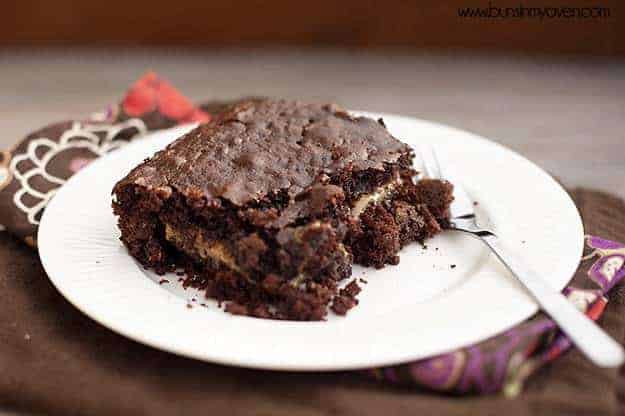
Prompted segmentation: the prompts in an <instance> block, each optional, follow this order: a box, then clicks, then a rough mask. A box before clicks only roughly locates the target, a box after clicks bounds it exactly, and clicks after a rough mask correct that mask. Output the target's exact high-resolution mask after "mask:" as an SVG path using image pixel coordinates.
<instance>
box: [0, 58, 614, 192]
mask: <svg viewBox="0 0 625 416" xmlns="http://www.w3.org/2000/svg"><path fill="white" fill-rule="evenodd" d="M147 69H154V70H156V71H157V72H159V73H160V74H162V75H163V76H164V77H166V78H168V79H170V80H171V81H172V82H173V83H174V84H175V85H176V86H178V87H179V88H180V89H181V90H182V91H183V92H184V93H186V94H187V95H188V96H190V97H192V98H193V99H195V100H200V99H210V98H215V99H223V98H231V97H237V96H242V95H250V94H255V95H271V96H283V97H292V98H303V99H309V100H328V101H336V102H339V103H341V104H343V105H344V106H346V107H349V108H354V109H363V110H371V111H380V112H392V113H400V114H406V115H411V116H416V117H420V118H424V119H428V120H434V121H437V122H441V123H446V124H449V125H452V126H456V127H459V128H462V129H466V130H469V131H472V132H475V133H478V134H480V135H483V136H486V137H488V138H491V139H493V140H495V141H497V142H500V143H502V144H504V145H506V146H508V147H510V148H512V149H514V150H516V151H518V152H520V153H521V154H523V155H525V156H526V157H528V158H529V159H531V160H533V161H535V162H536V163H538V164H539V165H540V166H542V167H543V168H545V169H547V170H548V171H550V172H551V173H552V174H554V175H555V176H557V177H558V178H560V179H561V180H562V182H563V183H564V184H565V185H567V186H587V187H593V188H599V189H603V190H606V191H609V192H612V193H615V194H617V195H620V196H621V197H625V151H624V149H625V61H623V60H599V59H591V58H584V59H581V58H577V60H573V59H565V58H558V59H546V58H522V57H512V56H487V55H475V54H473V55H468V54H465V55H427V54H420V55H414V54H413V55H410V54H388V53H387V54H383V53H375V54H374V53H371V52H369V53H364V52H347V51H340V50H332V51H321V50H299V51H293V50H292V51H288V50H282V51H274V52H260V51H245V50H239V51H230V52H226V51H222V52H212V53H211V52H197V51H196V52H185V51H180V50H151V51H150V50H144V51H142V52H137V51H124V52H117V53H109V52H103V51H99V52H94V51H91V52H88V51H61V50H55V51H31V52H18V51H13V52H11V51H4V52H0V120H1V121H0V122H1V123H2V134H1V135H0V146H4V147H7V146H10V145H11V144H12V143H13V142H15V141H16V140H18V139H19V138H20V137H22V136H23V135H24V134H26V133H27V132H28V131H29V130H31V129H32V128H34V127H39V126H41V125H43V124H45V123H48V122H52V121H56V120H59V119H64V118H68V117H71V116H79V115H81V114H86V113H89V112H91V111H93V110H95V109H98V108H100V107H103V106H104V105H105V104H107V103H109V102H114V101H116V100H117V99H118V98H119V97H120V94H122V93H123V91H124V89H125V88H126V86H127V85H128V84H130V83H131V82H132V81H133V80H134V79H136V78H137V77H138V76H140V75H141V73H142V72H143V71H145V70H147ZM519 186H523V185H522V184H520V185H519Z"/></svg>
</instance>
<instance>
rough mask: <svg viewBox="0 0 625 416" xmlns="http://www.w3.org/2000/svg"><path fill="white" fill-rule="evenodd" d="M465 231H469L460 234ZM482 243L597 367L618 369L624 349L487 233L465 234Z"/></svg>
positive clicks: (624, 356) (623, 355) (492, 235)
mask: <svg viewBox="0 0 625 416" xmlns="http://www.w3.org/2000/svg"><path fill="white" fill-rule="evenodd" d="M463 231H468V230H463ZM468 232H470V233H471V234H472V235H473V236H475V237H477V238H479V239H480V240H482V241H483V242H484V243H486V245H487V246H488V247H489V248H490V249H491V250H492V251H493V253H495V255H496V256H497V257H498V258H499V260H501V262H502V263H503V264H504V265H505V266H506V268H507V269H508V270H510V272H512V274H513V275H514V277H515V278H516V279H518V280H519V281H520V282H521V283H522V284H523V286H525V288H526V289H527V291H528V292H529V293H530V294H531V295H532V297H533V298H534V300H536V302H537V303H538V304H539V305H540V307H541V308H542V309H543V311H545V312H546V313H547V314H548V315H549V316H551V318H552V319H553V320H554V321H555V322H556V323H557V324H558V326H559V327H560V329H561V330H562V331H564V332H565V333H566V334H567V335H568V336H569V338H570V339H571V340H572V341H573V343H574V344H575V345H576V346H577V348H579V350H581V351H582V352H583V353H584V354H585V355H586V356H587V357H588V358H589V359H590V360H591V361H592V362H594V363H595V364H597V365H598V366H600V367H618V366H620V365H621V364H623V362H624V361H625V353H624V352H623V347H622V346H621V345H620V344H619V343H618V342H616V341H615V340H614V339H613V338H611V337H610V336H609V335H608V334H607V333H606V332H605V331H603V329H601V328H600V327H599V326H598V325H597V324H596V323H595V322H593V321H592V320H591V319H589V318H588V317H587V316H586V315H584V314H583V313H582V312H581V311H580V310H579V309H577V308H576V307H575V306H574V305H573V303H572V302H570V301H569V300H568V299H567V298H566V297H565V296H564V295H563V294H562V293H560V292H558V291H557V290H555V289H554V288H553V287H551V286H549V285H548V284H547V283H545V281H544V280H543V279H542V278H541V277H540V276H539V275H538V274H537V273H535V272H534V271H533V270H531V269H530V268H528V267H527V266H526V265H525V264H524V263H523V262H522V261H520V260H519V259H517V258H516V256H514V255H512V254H511V253H510V251H508V250H506V249H505V248H504V247H503V246H502V244H501V242H500V241H499V239H498V238H497V236H495V235H494V234H492V233H490V232H486V231H480V232H477V233H476V232H474V231H468Z"/></svg>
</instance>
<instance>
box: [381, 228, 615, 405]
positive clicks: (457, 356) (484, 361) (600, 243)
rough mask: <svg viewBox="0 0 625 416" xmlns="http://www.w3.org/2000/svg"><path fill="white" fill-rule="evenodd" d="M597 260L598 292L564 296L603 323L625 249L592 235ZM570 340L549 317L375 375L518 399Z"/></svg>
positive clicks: (572, 291)
mask: <svg viewBox="0 0 625 416" xmlns="http://www.w3.org/2000/svg"><path fill="white" fill-rule="evenodd" d="M586 245H587V246H588V248H590V249H591V250H593V251H592V252H591V254H589V255H588V256H585V257H584V258H583V259H582V260H583V261H589V260H591V259H594V263H592V265H591V266H590V268H589V269H588V272H587V276H588V279H589V280H590V281H591V282H593V283H594V284H595V286H597V288H596V289H579V288H575V287H572V286H569V287H567V288H565V289H564V291H563V293H564V294H565V295H566V296H567V298H569V300H570V301H571V302H573V303H574V304H575V306H577V308H579V309H580V310H582V311H583V312H584V313H586V315H587V316H588V317H589V318H591V319H593V320H596V319H598V318H599V317H600V316H601V314H602V313H603V310H604V308H605V306H606V304H607V302H608V299H607V298H606V297H605V296H604V295H605V294H606V293H607V292H608V291H609V290H610V289H611V288H612V287H614V285H616V284H617V283H618V282H620V281H621V280H622V279H623V278H624V277H625V267H624V265H625V245H623V244H621V243H618V242H615V241H610V240H605V239H602V238H600V237H595V236H587V237H586ZM571 346H572V343H571V341H570V339H569V338H568V337H567V336H566V335H564V334H563V333H562V332H561V331H559V330H558V328H557V326H556V325H555V323H554V322H553V321H552V320H551V319H550V318H548V317H546V316H544V315H538V316H537V317H535V318H533V319H530V320H528V321H526V322H524V323H522V324H520V325H517V326H516V327H514V328H512V329H510V330H508V331H506V332H504V333H502V334H499V335H497V336H495V337H492V338H490V339H488V340H486V341H483V342H480V343H478V344H475V345H471V346H468V347H465V348H462V349H459V350H457V351H454V352H450V353H447V354H442V355H439V356H436V357H432V358H427V359H423V360H419V361H415V362H412V363H407V364H401V365H397V366H392V367H386V368H381V369H374V370H371V371H370V372H371V374H373V375H374V376H375V377H377V378H378V379H383V380H387V381H390V382H393V383H398V384H399V383H401V384H412V385H415V386H418V387H424V388H428V389H431V390H435V391H440V392H446V393H455V394H467V393H473V394H487V393H495V392H503V393H504V394H506V395H507V396H515V395H517V394H518V393H519V392H520V391H521V390H522V388H523V384H524V382H525V380H527V378H528V377H529V376H531V375H532V374H534V373H535V372H536V371H537V370H538V369H539V368H541V367H542V366H544V365H545V364H547V363H549V362H550V361H553V360H555V359H556V358H557V357H559V356H560V355H562V354H563V353H564V352H566V351H567V350H568V349H569V348H571Z"/></svg>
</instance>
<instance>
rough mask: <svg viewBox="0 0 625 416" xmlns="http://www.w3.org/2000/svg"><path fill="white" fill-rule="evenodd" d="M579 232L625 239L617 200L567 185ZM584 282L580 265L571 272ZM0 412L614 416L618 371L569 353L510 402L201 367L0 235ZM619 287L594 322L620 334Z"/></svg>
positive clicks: (621, 390)
mask: <svg viewBox="0 0 625 416" xmlns="http://www.w3.org/2000/svg"><path fill="white" fill-rule="evenodd" d="M572 196H573V198H574V200H575V202H576V203H577V206H578V207H579V209H580V211H581V213H582V216H583V219H584V223H585V228H586V231H587V232H589V233H592V234H596V235H601V236H604V237H605V238H610V239H614V240H617V241H618V240H620V241H623V240H625V203H624V202H623V201H621V200H619V199H617V198H615V197H612V196H610V195H607V194H603V193H599V192H596V191H591V190H575V191H573V192H572ZM575 279H576V280H577V281H578V282H582V281H586V280H587V279H585V278H584V273H583V272H581V271H580V272H578V275H577V276H576V278H575ZM0 293H2V300H3V301H2V303H0V340H1V342H0V409H6V410H15V411H24V412H28V413H35V414H39V413H41V414H54V415H59V414H81V415H82V414H88V415H112V414H113V415H142V414H149V415H171V414H194V413H196V414H200V413H202V414H203V413H210V414H224V415H276V416H279V415H288V416H300V415H301V416H309V415H310V416H312V415H358V416H364V415H378V414H388V415H402V414H406V415H416V414H431V415H499V414H502V413H504V412H505V414H506V416H514V415H530V414H531V415H618V414H622V413H623V405H622V400H623V398H624V396H623V395H624V394H625V383H624V382H625V378H623V374H622V372H621V373H619V372H618V371H617V370H602V369H599V368H596V367H594V366H593V365H592V364H590V363H589V362H588V361H587V360H586V359H585V358H584V357H582V356H581V355H580V354H579V353H578V352H577V351H575V350H573V351H571V352H569V353H568V354H566V355H564V356H563V357H561V358H560V359H559V360H557V361H555V362H554V363H553V364H551V365H550V366H548V367H546V368H544V369H542V370H541V371H540V372H539V373H538V374H537V375H535V376H533V378H532V380H531V382H530V383H528V387H527V389H526V391H525V392H524V393H523V394H521V395H520V396H518V397H517V398H515V399H505V398H503V397H502V396H469V397H451V396H441V395H439V394H432V393H428V392H425V391H415V389H414V388H401V387H398V386H393V385H388V384H385V383H379V382H376V381H375V380H372V379H369V378H367V377H366V376H364V375H363V374H360V373H354V372H350V373H317V374H313V373H280V372H269V371H257V370H246V369H239V368H229V367H224V366H219V365H212V364H207V363H203V362H199V361H195V360H191V359H186V358H182V357H178V356H175V355H172V354H168V353H165V352H161V351H158V350H155V349H152V348H149V347H145V346H143V345H140V344H137V343H135V342H133V341H130V340H128V339H126V338H123V337H122V336H119V335H117V334H115V333H113V332H111V331H109V330H107V329H105V328H103V327H101V326H100V325H98V324H97V323H95V322H93V321H92V320H90V319H89V318H87V317H86V316H84V315H82V314H81V313H80V312H79V311H77V310H76V309H75V308H74V307H73V306H71V305H70V304H69V303H68V302H67V301H65V300H64V298H63V297H62V296H61V295H60V294H58V293H57V292H56V290H55V289H54V288H53V286H52V285H51V283H50V282H49V280H48V279H47V277H46V275H45V273H44V271H43V269H42V268H41V265H40V263H39V259H38V256H37V254H36V252H35V251H33V250H32V249H31V248H29V247H27V246H25V245H24V244H23V243H21V242H20V241H18V240H17V239H15V238H13V237H11V236H10V235H9V234H7V233H2V234H0ZM624 312H625V289H624V288H623V286H619V287H616V288H615V289H614V290H613V291H612V292H611V293H610V302H609V303H608V306H607V308H606V311H605V313H604V315H603V316H602V318H601V319H600V323H601V325H602V326H603V327H604V328H606V329H607V330H608V332H609V333H610V334H611V335H612V336H614V337H616V338H617V339H618V340H619V341H621V342H622V341H625V336H624V329H625V313H624Z"/></svg>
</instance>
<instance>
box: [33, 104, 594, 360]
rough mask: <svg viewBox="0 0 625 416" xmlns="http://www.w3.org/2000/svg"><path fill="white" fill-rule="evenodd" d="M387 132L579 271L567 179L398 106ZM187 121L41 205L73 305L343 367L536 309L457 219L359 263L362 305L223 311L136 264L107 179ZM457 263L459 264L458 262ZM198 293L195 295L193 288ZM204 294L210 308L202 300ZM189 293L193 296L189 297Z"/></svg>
mask: <svg viewBox="0 0 625 416" xmlns="http://www.w3.org/2000/svg"><path fill="white" fill-rule="evenodd" d="M372 116H374V117H380V116H382V117H384V120H385V122H386V124H387V126H388V128H389V129H390V131H391V133H392V134H393V135H395V136H396V137H398V138H401V139H402V140H404V141H405V142H407V143H409V144H411V145H413V146H415V148H417V150H418V146H419V145H420V144H431V145H433V146H434V148H435V149H436V152H437V153H438V156H439V159H441V162H442V163H444V164H450V165H453V166H454V168H455V171H457V172H461V173H462V175H463V177H464V179H465V182H466V183H465V186H466V188H467V190H468V192H469V193H470V195H471V197H472V198H474V199H475V201H477V202H478V206H477V207H476V208H477V211H478V214H479V216H480V218H482V219H483V220H484V221H488V222H489V223H490V225H491V226H492V227H493V228H494V229H495V231H496V232H497V233H498V234H499V236H500V237H501V238H502V239H503V240H504V241H505V242H506V243H507V244H508V245H509V246H510V247H511V248H512V249H513V250H515V251H516V252H517V253H518V254H519V255H520V256H521V257H522V258H523V259H525V260H526V261H527V262H528V264H529V265H531V266H532V267H533V268H534V269H536V270H538V271H540V272H541V274H542V275H543V277H544V278H545V280H546V281H547V282H548V283H549V284H550V285H551V286H553V287H554V288H555V289H561V288H563V287H564V286H565V284H566V283H567V282H568V281H569V279H570V278H571V276H572V274H573V273H574V272H575V269H576V267H577V264H578V261H579V258H580V255H581V253H582V246H583V228H582V223H581V220H580V217H579V214H578V212H577V209H576V208H575V205H574V204H573V202H572V201H571V199H570V198H569V196H568V195H567V194H566V192H565V191H564V190H563V189H562V188H561V187H560V186H559V185H558V184H557V183H556V182H555V181H554V180H553V179H552V178H551V177H550V176H549V175H548V174H546V173H545V172H544V171H543V170H541V169H540V168H538V167H537V166H536V165H534V164H533V163H531V162H529V161H528V160H527V159H525V158H523V157H521V156H519V155H518V154H516V153H514V152H512V151H510V150H507V149H505V148H504V147H502V146H500V145H497V144H495V143H493V142H490V141H488V140H486V139H483V138H480V137H478V136H475V135H473V134H470V133H467V132H464V131H460V130H457V129H453V128H450V127H446V126H442V125H439V124H434V123H430V122H425V121H421V120H416V119H413V118H407V117H399V116H394V115H379V114H374V115H372ZM188 128H189V127H183V128H176V129H173V130H167V131H160V132H157V133H154V134H151V135H149V136H148V137H146V138H145V139H144V140H139V141H137V142H135V143H132V144H130V145H128V146H126V147H125V148H123V149H121V150H118V151H116V152H114V153H112V154H110V155H108V156H105V157H103V158H101V159H99V160H97V161H95V162H94V163H92V164H91V165H90V166H88V167H87V168H85V169H84V170H82V171H81V172H79V173H78V174H77V175H75V176H74V177H73V178H71V179H70V180H69V181H68V182H67V184H66V185H65V186H63V188H62V189H60V191H59V192H58V194H57V195H56V196H55V197H54V199H53V200H52V201H51V203H50V205H49V206H48V207H47V209H46V211H45V213H44V215H43V218H42V221H41V226H40V228H39V235H38V242H39V253H40V255H41V259H42V262H43V265H44V267H45V269H46V271H47V273H48V275H49V276H50V279H51V280H52V282H53V283H54V285H55V286H56V287H57V288H58V290H59V291H60V292H61V293H62V294H63V295H64V296H65V297H66V298H67V299H68V300H69V301H70V302H72V303H73V304H74V305H75V306H76V307H77V308H78V309H80V310H81V311H83V312H84V313H85V314H87V315H89V316H90V317H91V318H93V319H95V320H96V321H98V322H100V323H101V324H102V325H104V326H106V327H108V328H110V329H112V330H114V331H116V332H119V333H120V334H123V335H125V336H127V337H129V338H132V339H134V340H136V341H139V342H142V343H145V344H148V345H151V346H153V347H156V348H160V349H163V350H166V351H171V352H174V353H177V354H181V355H185V356H188V357H194V358H197V359H201V360H206V361H212V362H218V363H222V364H229V365H236V366H244V367H254V368H265V369H274V370H339V369H356V368H363V367H371V366H379V365H386V364H394V363H399V362H403V361H408V360H413V359H418V358H424V357H428V356H432V355H435V354H438V353H443V352H446V351H450V350H452V349H455V348H457V347H461V346H465V345H467V344H470V343H473V342H476V341H480V340H483V339H485V338H488V337H490V336H492V335H495V334H497V333H498V332H501V331H503V330H505V329H507V328H509V327H511V326H513V325H515V324H517V323H519V322H521V321H522V320H524V319H526V318H528V317H529V316H531V315H532V314H533V313H534V312H536V310H537V308H536V306H535V304H534V302H533V301H532V300H531V298H530V297H529V296H528V295H526V294H525V292H524V291H523V290H522V289H521V287H520V286H519V285H518V284H516V282H515V281H514V280H513V278H512V277H511V276H510V275H509V274H508V273H507V271H506V270H505V269H504V268H503V267H502V266H501V265H500V264H499V263H498V262H497V261H496V260H495V259H494V258H493V256H492V255H490V254H489V253H488V252H487V251H486V250H485V249H484V248H483V247H482V246H481V245H480V243H479V242H478V241H476V240H473V239H471V238H470V237H467V236H465V235H461V234H457V233H454V232H444V233H443V234H442V235H439V236H438V237H436V238H434V239H432V240H430V241H428V242H427V248H422V247H420V246H419V245H416V244H415V245H411V246H409V247H406V248H404V250H403V251H402V252H401V263H400V265H398V266H389V267H386V268H385V269H383V270H374V269H363V268H360V267H355V268H354V276H356V277H364V278H365V279H366V280H367V281H368V284H366V285H362V286H363V291H362V293H361V294H360V296H359V299H360V304H359V305H358V307H356V308H354V309H353V310H351V311H350V312H349V314H348V316H346V317H338V316H333V315H332V316H330V317H329V319H328V320H327V321H326V322H282V321H271V320H263V319H256V318H249V317H238V316H232V315H229V314H226V313H224V312H223V311H222V310H220V309H219V308H218V307H217V305H216V303H215V302H213V301H210V300H206V299H204V298H203V297H202V295H201V294H200V293H198V292H195V291H193V290H191V289H189V290H184V289H183V288H182V287H181V286H180V284H179V283H178V282H177V276H175V275H169V276H165V277H164V278H165V279H168V280H169V281H170V283H163V284H159V281H160V280H161V279H162V278H163V277H161V276H156V275H154V274H153V273H150V272H148V271H145V270H143V269H142V268H141V267H140V266H139V265H138V264H137V263H136V262H135V261H134V260H133V259H132V258H131V257H130V256H129V255H128V254H127V253H126V250H125V249H124V247H123V246H122V245H121V243H120V242H119V240H118V236H119V231H118V230H117V227H116V220H115V218H114V216H113V214H112V212H111V189H112V188H113V185H114V184H115V182H116V181H118V180H119V179H121V178H122V177H123V176H125V175H126V173H127V172H128V171H129V170H130V169H131V168H132V167H134V166H135V165H136V164H138V163H139V162H140V161H141V160H143V159H144V158H146V157H148V156H151V155H152V154H153V153H154V152H155V151H157V150H159V149H161V148H163V147H164V146H165V145H166V144H168V143H169V142H171V141H172V140H173V139H175V138H176V137H178V136H179V135H180V134H181V133H182V132H184V131H186V130H187V129H188ZM453 265H455V267H454V266H453ZM193 299H195V300H193ZM200 303H204V304H205V305H206V307H202V306H200ZM187 305H191V306H193V307H191V308H189V307H188V306H187Z"/></svg>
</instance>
